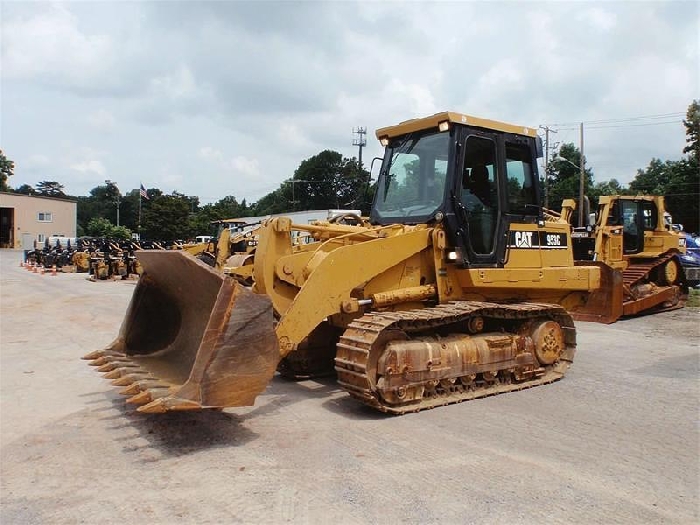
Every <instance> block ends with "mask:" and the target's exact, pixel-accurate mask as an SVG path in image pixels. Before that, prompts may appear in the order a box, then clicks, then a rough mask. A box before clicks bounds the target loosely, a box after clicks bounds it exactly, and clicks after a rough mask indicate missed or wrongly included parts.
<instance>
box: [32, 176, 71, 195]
mask: <svg viewBox="0 0 700 525" xmlns="http://www.w3.org/2000/svg"><path fill="white" fill-rule="evenodd" d="M36 192H37V193H38V194H39V195H44V196H46V197H65V196H66V194H65V193H64V192H63V184H60V183H58V182H56V181H55V180H42V181H41V182H39V183H37V185H36Z"/></svg>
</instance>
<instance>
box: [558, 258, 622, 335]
mask: <svg viewBox="0 0 700 525" xmlns="http://www.w3.org/2000/svg"><path fill="white" fill-rule="evenodd" d="M576 265H577V266H597V267H598V268H600V288H598V289H597V290H593V291H592V292H591V293H590V294H589V295H588V298H587V299H586V303H585V304H584V305H582V306H578V307H576V308H575V309H573V310H571V311H570V312H569V313H570V314H571V316H572V317H573V318H574V320H576V321H591V322H595V323H605V324H610V323H614V322H615V321H617V320H618V319H619V318H620V317H621V316H622V303H623V298H624V290H623V281H622V272H619V271H617V270H615V269H613V268H611V267H610V266H608V265H607V264H603V263H601V262H592V261H581V262H580V263H578V262H577V263H576Z"/></svg>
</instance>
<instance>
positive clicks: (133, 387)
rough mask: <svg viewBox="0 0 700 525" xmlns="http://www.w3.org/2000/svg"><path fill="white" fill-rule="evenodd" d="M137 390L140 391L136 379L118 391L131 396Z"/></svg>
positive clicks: (136, 392)
mask: <svg viewBox="0 0 700 525" xmlns="http://www.w3.org/2000/svg"><path fill="white" fill-rule="evenodd" d="M139 392H141V387H140V386H139V383H138V381H137V382H136V383H131V384H130V385H129V386H127V387H126V388H124V389H122V390H120V391H119V393H120V394H121V395H123V396H133V395H135V394H138V393H139Z"/></svg>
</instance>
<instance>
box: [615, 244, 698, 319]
mask: <svg viewBox="0 0 700 525" xmlns="http://www.w3.org/2000/svg"><path fill="white" fill-rule="evenodd" d="M675 256H676V252H675V251H669V252H666V253H664V254H662V255H660V256H659V257H655V258H653V259H633V260H631V261H630V265H629V266H628V267H627V268H626V269H625V270H624V271H623V272H622V280H623V289H624V295H625V298H624V303H623V315H635V314H638V313H640V312H643V311H645V310H651V309H654V311H656V312H659V311H664V310H674V309H676V308H681V307H683V305H684V304H685V300H686V296H687V293H688V291H687V289H685V288H684V284H683V283H682V282H681V281H682V279H678V280H677V282H676V284H663V283H661V282H654V281H653V279H652V278H651V275H652V273H653V272H662V271H663V266H664V265H665V264H666V263H668V262H669V261H671V260H672V259H673V258H674V257H675ZM676 270H677V271H678V272H681V271H682V270H681V267H680V264H677V265H676ZM657 281H658V280H657Z"/></svg>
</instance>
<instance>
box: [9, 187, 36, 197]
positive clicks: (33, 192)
mask: <svg viewBox="0 0 700 525" xmlns="http://www.w3.org/2000/svg"><path fill="white" fill-rule="evenodd" d="M14 191H15V193H21V194H22V195H36V190H35V189H34V188H33V187H32V186H30V185H29V184H22V185H21V186H20V187H19V188H15V190H14Z"/></svg>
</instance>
